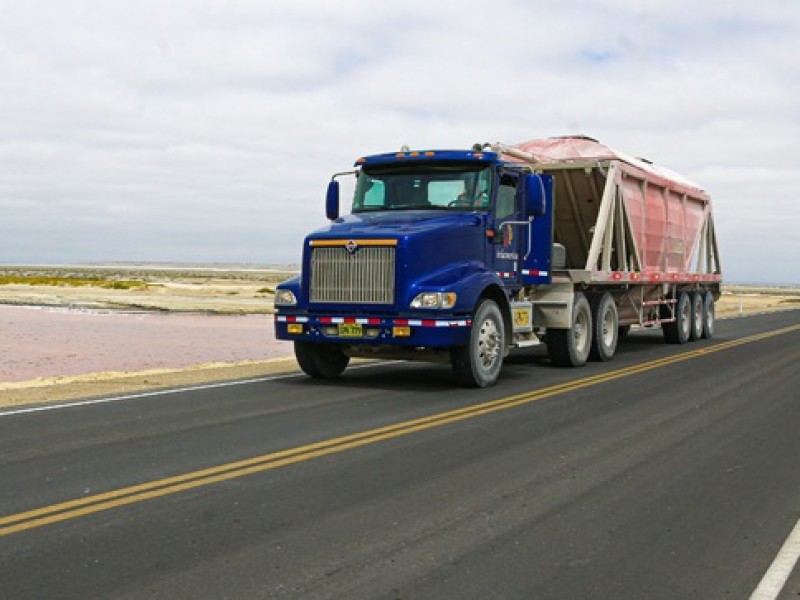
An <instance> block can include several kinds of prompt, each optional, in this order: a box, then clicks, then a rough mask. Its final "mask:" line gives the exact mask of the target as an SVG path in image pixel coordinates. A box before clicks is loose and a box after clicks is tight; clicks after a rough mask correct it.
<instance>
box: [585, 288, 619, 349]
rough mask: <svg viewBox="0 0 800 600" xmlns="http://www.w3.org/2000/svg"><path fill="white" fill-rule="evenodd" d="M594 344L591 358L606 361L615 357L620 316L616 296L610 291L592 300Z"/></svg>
mask: <svg viewBox="0 0 800 600" xmlns="http://www.w3.org/2000/svg"><path fill="white" fill-rule="evenodd" d="M590 304H591V309H592V328H593V329H592V345H591V349H590V351H589V360H593V361H600V362H605V361H609V360H611V359H612V358H613V357H614V353H615V352H616V351H617V341H618V340H619V316H618V314H617V305H616V304H615V302H614V296H612V295H611V294H609V293H608V292H606V293H604V294H600V295H599V296H595V297H594V298H592V301H591V303H590Z"/></svg>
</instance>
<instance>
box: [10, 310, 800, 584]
mask: <svg viewBox="0 0 800 600" xmlns="http://www.w3.org/2000/svg"><path fill="white" fill-rule="evenodd" d="M717 325H718V332H717V336H716V337H715V339H713V340H710V341H702V342H694V343H690V344H686V345H683V346H667V345H665V344H663V343H662V340H661V336H660V332H659V331H652V332H650V331H648V332H639V333H637V334H632V335H631V337H630V339H629V340H628V342H627V343H626V344H625V345H624V346H621V347H620V351H619V353H618V355H617V356H616V357H615V358H614V360H613V361H612V362H610V363H605V364H594V363H592V364H589V365H588V366H587V367H585V368H583V369H578V370H565V369H557V368H554V367H551V366H550V365H549V363H548V360H547V359H546V358H545V354H544V353H543V352H542V351H541V350H538V351H533V352H528V353H525V354H521V355H519V356H515V357H512V358H511V359H510V360H509V363H508V364H507V366H506V368H505V370H504V372H503V375H502V376H501V379H500V382H499V383H498V385H497V386H495V387H493V388H490V389H487V390H465V389H461V388H457V387H454V386H453V385H452V381H451V379H450V373H449V369H448V368H447V367H445V366H441V365H427V364H410V363H392V364H382V365H379V366H369V367H365V368H357V369H350V370H348V371H347V372H346V374H345V377H343V378H342V379H341V380H340V381H338V382H335V383H332V384H330V383H329V384H322V383H318V382H315V381H312V380H309V379H306V378H305V377H302V376H291V377H283V378H276V379H271V380H265V381H254V382H250V383H240V384H238V385H225V386H221V387H212V388H208V389H196V390H192V391H175V392H171V393H161V394H156V395H150V396H139V397H130V398H127V399H117V400H114V401H110V402H102V403H97V404H89V405H84V406H72V407H61V408H58V409H55V410H46V411H41V412H31V413H24V412H23V413H14V414H8V412H6V414H0V598H3V599H5V598H14V599H15V598H170V599H172V598H206V597H208V598H273V597H275V598H283V597H286V598H439V599H441V598H459V599H461V598H481V599H485V598H537V599H538V598H615V599H623V598H636V599H640V598H648V599H650V598H702V599H709V598H748V597H749V596H750V594H751V593H752V592H753V590H754V589H755V588H756V586H757V585H758V584H759V581H760V580H761V578H762V576H763V575H764V573H765V572H766V571H767V569H768V567H769V566H770V563H771V562H772V561H773V558H775V555H776V553H777V552H778V550H779V548H780V547H781V545H782V544H783V543H784V540H785V539H786V537H787V536H788V535H789V532H790V531H791V530H792V529H793V527H794V526H795V524H796V523H797V521H798V518H800V468H799V467H798V463H800V435H798V432H799V431H800V393H798V389H800V369H798V364H800V311H791V312H784V313H780V314H772V315H762V316H757V317H750V318H744V319H733V320H725V321H719V322H718V324H717ZM798 594H800V577H798V573H797V569H795V571H794V574H793V575H792V576H791V577H790V578H789V582H788V583H787V584H786V586H785V588H784V592H783V596H782V597H785V598H790V597H797V595H798Z"/></svg>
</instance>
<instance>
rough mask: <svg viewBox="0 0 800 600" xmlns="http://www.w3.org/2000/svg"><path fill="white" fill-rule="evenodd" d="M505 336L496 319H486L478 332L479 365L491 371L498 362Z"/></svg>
mask: <svg viewBox="0 0 800 600" xmlns="http://www.w3.org/2000/svg"><path fill="white" fill-rule="evenodd" d="M502 345H503V336H502V334H501V333H500V329H499V328H498V326H497V323H496V322H495V320H494V319H485V320H484V321H483V323H481V327H480V329H479V330H478V363H479V364H480V366H481V368H482V369H483V370H484V371H490V370H491V369H492V368H493V367H494V366H495V365H496V364H497V362H498V359H499V357H500V352H501V349H502Z"/></svg>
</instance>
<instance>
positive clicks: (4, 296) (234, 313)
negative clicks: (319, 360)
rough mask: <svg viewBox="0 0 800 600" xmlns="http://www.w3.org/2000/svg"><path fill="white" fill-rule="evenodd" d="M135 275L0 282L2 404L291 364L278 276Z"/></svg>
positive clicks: (768, 294)
mask: <svg viewBox="0 0 800 600" xmlns="http://www.w3.org/2000/svg"><path fill="white" fill-rule="evenodd" d="M123 275H125V277H126V278H127V279H130V278H131V273H129V272H127V273H124V274H123ZM111 276H114V277H119V276H120V274H119V273H117V274H114V275H111ZM134 276H135V277H138V278H139V279H142V280H145V279H146V280H147V281H148V283H149V284H150V287H149V288H147V290H145V291H142V290H141V289H140V290H106V289H96V288H65V287H63V286H27V285H19V284H15V285H6V286H0V406H19V405H27V404H37V403H45V402H55V401H63V400H70V399H75V398H85V397H91V396H108V395H116V394H127V393H133V392H137V391H141V390H150V389H154V388H161V387H175V386H187V385H196V384H203V383H207V382H212V381H224V380H234V379H245V378H258V377H264V376H268V375H272V374H276V373H285V372H291V371H295V370H297V368H298V367H297V364H296V362H295V361H294V358H293V356H292V347H291V344H289V343H286V342H279V341H277V340H275V337H274V331H273V323H272V317H271V316H269V315H268V314H264V313H270V312H271V311H272V305H271V291H272V289H274V285H275V283H277V281H279V280H281V279H283V278H284V277H285V274H274V273H272V274H271V273H267V274H265V273H263V272H258V273H252V272H247V273H225V274H224V275H220V274H219V273H204V274H198V273H195V272H193V273H188V274H187V273H183V272H182V273H175V272H169V273H163V272H157V273H155V274H154V273H153V272H141V273H137V274H134ZM265 290H268V291H265ZM799 301H800V289H795V288H781V289H774V288H769V289H754V288H743V287H731V288H730V289H727V290H726V293H725V294H724V295H723V297H722V298H721V299H720V302H719V303H718V305H717V315H718V317H719V318H726V317H735V316H739V315H747V314H753V313H757V312H764V311H769V310H782V309H787V308H796V307H798V306H800V303H799ZM31 305H32V306H31ZM119 307H126V308H127V309H130V307H138V308H141V307H147V308H150V309H153V308H158V309H159V310H161V311H163V310H165V309H169V310H170V312H142V311H141V310H139V311H131V310H119ZM198 310H202V311H204V312H202V313H198V312H196V311H198ZM186 311H193V312H186ZM253 313H255V314H253Z"/></svg>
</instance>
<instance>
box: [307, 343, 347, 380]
mask: <svg viewBox="0 0 800 600" xmlns="http://www.w3.org/2000/svg"><path fill="white" fill-rule="evenodd" d="M294 355H295V357H296V358H297V362H298V364H299V365H300V368H301V369H303V372H304V373H305V374H306V375H309V376H311V377H314V378H316V379H334V378H336V377H338V376H339V375H341V374H342V371H344V370H345V369H346V368H347V364H348V363H349V362H350V357H349V356H347V355H346V354H345V353H344V352H342V351H341V350H340V349H339V348H338V347H337V346H335V345H333V344H318V343H316V342H300V341H297V342H295V343H294Z"/></svg>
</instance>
